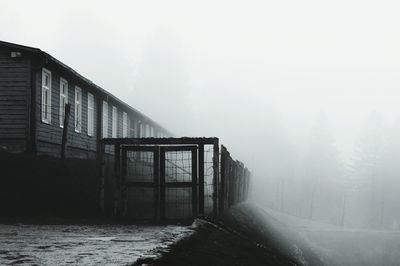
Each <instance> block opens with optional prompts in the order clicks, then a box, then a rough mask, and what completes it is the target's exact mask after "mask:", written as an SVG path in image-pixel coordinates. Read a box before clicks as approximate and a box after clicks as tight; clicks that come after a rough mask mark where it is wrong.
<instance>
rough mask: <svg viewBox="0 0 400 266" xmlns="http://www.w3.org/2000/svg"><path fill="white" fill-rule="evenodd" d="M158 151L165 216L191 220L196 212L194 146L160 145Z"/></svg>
mask: <svg viewBox="0 0 400 266" xmlns="http://www.w3.org/2000/svg"><path fill="white" fill-rule="evenodd" d="M161 154H162V155H161V163H162V168H163V169H162V171H161V173H162V174H161V186H162V187H161V190H163V189H165V191H162V197H163V198H162V200H161V204H164V206H162V208H163V210H164V215H165V218H166V219H170V220H184V219H191V218H193V217H194V216H196V215H197V147H195V146H190V147H187V146H177V147H164V148H163V150H162V152H161Z"/></svg>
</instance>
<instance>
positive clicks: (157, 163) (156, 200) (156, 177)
mask: <svg viewBox="0 0 400 266" xmlns="http://www.w3.org/2000/svg"><path fill="white" fill-rule="evenodd" d="M153 154H154V155H153V156H154V157H153V158H154V160H153V163H154V165H153V169H154V170H153V171H154V187H155V188H154V217H155V219H156V220H160V193H161V189H160V147H157V148H156V151H155V152H154V153H153ZM163 167H164V166H163Z"/></svg>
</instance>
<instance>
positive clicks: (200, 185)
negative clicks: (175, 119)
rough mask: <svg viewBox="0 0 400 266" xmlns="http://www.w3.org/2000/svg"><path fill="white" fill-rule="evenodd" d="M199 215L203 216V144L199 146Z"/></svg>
mask: <svg viewBox="0 0 400 266" xmlns="http://www.w3.org/2000/svg"><path fill="white" fill-rule="evenodd" d="M198 167H199V214H200V215H201V216H204V144H199V165H198Z"/></svg>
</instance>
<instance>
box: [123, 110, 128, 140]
mask: <svg viewBox="0 0 400 266" xmlns="http://www.w3.org/2000/svg"><path fill="white" fill-rule="evenodd" d="M122 137H123V138H126V137H128V114H127V113H126V112H123V113H122Z"/></svg>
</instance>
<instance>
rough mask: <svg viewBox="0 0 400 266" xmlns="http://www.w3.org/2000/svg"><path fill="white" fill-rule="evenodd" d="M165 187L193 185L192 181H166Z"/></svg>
mask: <svg viewBox="0 0 400 266" xmlns="http://www.w3.org/2000/svg"><path fill="white" fill-rule="evenodd" d="M165 187H167V188H180V187H182V188H185V187H190V188H191V187H193V183H192V182H165Z"/></svg>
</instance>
